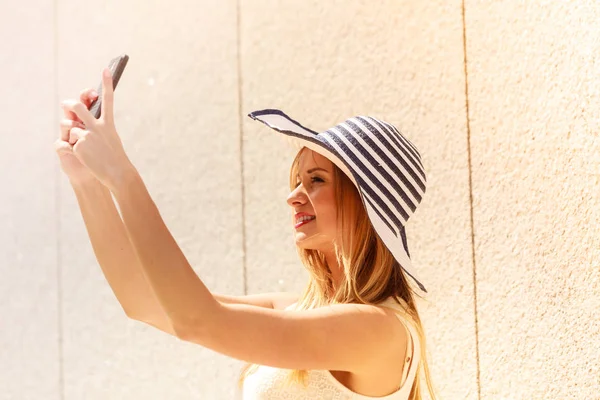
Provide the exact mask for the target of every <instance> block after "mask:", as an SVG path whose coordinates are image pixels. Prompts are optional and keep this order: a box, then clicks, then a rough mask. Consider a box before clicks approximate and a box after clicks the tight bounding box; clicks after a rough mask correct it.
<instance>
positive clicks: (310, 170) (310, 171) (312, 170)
mask: <svg viewBox="0 0 600 400" xmlns="http://www.w3.org/2000/svg"><path fill="white" fill-rule="evenodd" d="M315 171H325V172H327V173H329V171H327V170H326V169H323V168H320V167H315V168H311V169H309V170H308V171H306V173H307V174H311V173H313V172H315ZM299 177H300V175H299V174H298V175H296V178H299Z"/></svg>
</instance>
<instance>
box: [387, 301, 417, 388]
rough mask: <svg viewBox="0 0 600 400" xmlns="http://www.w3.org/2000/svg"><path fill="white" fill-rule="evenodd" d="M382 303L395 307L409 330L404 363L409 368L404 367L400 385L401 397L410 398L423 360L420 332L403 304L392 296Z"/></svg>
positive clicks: (397, 314) (399, 317) (401, 320)
mask: <svg viewBox="0 0 600 400" xmlns="http://www.w3.org/2000/svg"><path fill="white" fill-rule="evenodd" d="M400 302H401V303H402V304H403V305H404V306H406V305H405V304H404V301H403V300H402V299H400ZM381 305H383V306H385V307H389V308H392V309H394V311H395V312H396V316H397V317H398V319H399V320H400V322H401V323H402V325H404V327H405V328H406V330H407V332H408V337H407V354H406V357H405V358H404V360H403V363H404V364H405V365H406V366H408V368H403V372H402V380H401V385H400V387H401V390H400V391H399V396H400V398H404V397H406V398H408V394H409V393H410V390H411V388H412V386H413V382H414V379H415V376H416V374H417V370H418V369H419V364H420V360H421V345H420V340H419V334H418V333H417V330H416V328H415V326H414V325H413V323H412V322H411V321H409V320H408V318H407V316H406V313H405V312H404V309H403V308H402V306H401V305H399V304H398V303H396V302H395V301H394V299H392V298H390V299H388V300H386V301H384V302H383V303H381ZM409 352H410V353H409ZM408 357H410V360H409V362H406V360H407V358H408ZM405 376H406V379H405ZM406 382H410V384H409V385H406Z"/></svg>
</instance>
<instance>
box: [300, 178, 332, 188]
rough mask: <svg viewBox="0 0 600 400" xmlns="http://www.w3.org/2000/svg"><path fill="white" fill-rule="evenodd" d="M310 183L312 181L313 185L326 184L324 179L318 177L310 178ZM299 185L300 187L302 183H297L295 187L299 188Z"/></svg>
mask: <svg viewBox="0 0 600 400" xmlns="http://www.w3.org/2000/svg"><path fill="white" fill-rule="evenodd" d="M310 181H311V182H312V183H314V182H325V181H324V180H323V179H321V178H319V177H318V176H312V177H311V178H310ZM298 185H300V182H297V183H296V186H294V187H298Z"/></svg>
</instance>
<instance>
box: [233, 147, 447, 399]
mask: <svg viewBox="0 0 600 400" xmlns="http://www.w3.org/2000/svg"><path fill="white" fill-rule="evenodd" d="M304 149H306V148H305V147H304V148H302V149H301V150H300V151H299V152H298V154H297V155H296V157H295V158H294V161H293V162H292V166H291V169H290V190H294V188H295V186H296V179H297V178H296V177H297V175H298V168H299V159H300V155H301V154H302V152H303V150H304ZM332 165H333V170H334V171H333V176H334V187H335V189H334V190H335V199H336V209H337V221H338V232H341V233H342V240H341V243H334V246H335V254H336V258H337V260H338V262H339V263H340V265H342V266H343V275H344V276H343V278H342V279H341V282H340V285H339V287H338V288H337V290H336V291H335V292H334V287H333V279H332V274H331V271H330V270H329V267H328V266H327V263H326V261H325V257H324V256H323V253H322V252H320V251H318V250H310V249H303V248H300V247H298V246H297V247H296V250H297V252H298V255H299V257H300V261H301V262H302V264H303V265H304V267H305V268H306V269H307V270H308V272H309V281H308V285H307V287H306V289H305V290H304V293H303V294H302V296H301V297H300V299H299V300H298V303H297V305H296V307H295V310H310V309H315V308H319V307H323V306H326V305H328V304H347V303H355V304H370V305H377V304H379V303H381V302H383V301H384V300H386V299H388V298H389V297H393V298H394V299H395V300H396V302H397V303H398V304H400V301H398V298H400V299H402V300H403V301H404V303H405V304H404V305H403V307H404V309H405V313H406V314H405V315H406V317H407V318H409V319H410V320H411V322H412V324H413V325H414V326H415V328H416V330H417V332H418V334H419V339H420V343H421V358H420V360H419V365H418V368H417V374H416V377H415V380H414V383H413V386H412V389H411V392H410V396H409V400H421V399H422V389H421V384H420V377H421V376H422V375H421V374H422V373H424V374H425V379H426V382H427V388H428V391H429V395H430V397H431V399H432V400H435V398H436V397H435V394H434V389H433V384H432V381H431V376H430V373H429V366H428V363H427V360H426V346H425V333H424V331H423V326H422V324H421V319H420V318H419V313H418V312H417V308H416V304H415V301H414V296H419V294H418V293H417V292H415V291H413V290H412V288H411V287H410V286H409V284H408V281H407V276H406V275H405V273H404V271H403V270H402V268H400V264H399V263H398V262H397V261H396V260H395V259H394V257H393V255H392V253H391V252H390V251H389V250H388V248H387V247H386V246H385V245H384V244H383V241H382V240H381V239H380V238H379V236H378V235H377V232H376V231H375V229H374V228H373V226H372V225H371V222H370V220H369V217H368V215H367V213H366V210H365V208H364V206H363V204H362V201H361V200H360V195H359V193H358V190H357V189H356V187H355V186H354V184H353V183H352V181H350V179H349V178H348V177H347V176H346V174H344V173H343V172H342V171H341V170H340V169H339V168H338V167H337V166H336V165H335V164H333V163H332ZM419 297H420V296H419ZM258 367H259V365H258V364H252V363H250V364H247V365H245V366H244V367H243V369H242V371H241V374H240V378H239V381H238V385H239V387H240V388H241V387H242V386H243V383H244V380H245V379H246V377H248V376H249V375H250V374H252V373H254V372H255V371H256V370H257V368H258ZM421 369H423V372H421ZM307 375H308V371H307V370H291V371H290V372H289V374H288V376H287V378H286V380H285V382H286V383H287V384H291V383H293V382H297V383H303V384H304V385H306V383H307V382H306V378H307Z"/></svg>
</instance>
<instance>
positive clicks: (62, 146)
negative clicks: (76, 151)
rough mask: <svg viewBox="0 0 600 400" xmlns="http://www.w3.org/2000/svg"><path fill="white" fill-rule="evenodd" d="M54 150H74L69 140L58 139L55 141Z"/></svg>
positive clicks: (62, 151)
mask: <svg viewBox="0 0 600 400" xmlns="http://www.w3.org/2000/svg"><path fill="white" fill-rule="evenodd" d="M54 150H55V151H56V152H57V153H64V152H72V151H73V146H72V145H71V144H70V143H69V142H65V141H64V140H61V139H57V140H56V141H55V142H54Z"/></svg>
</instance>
